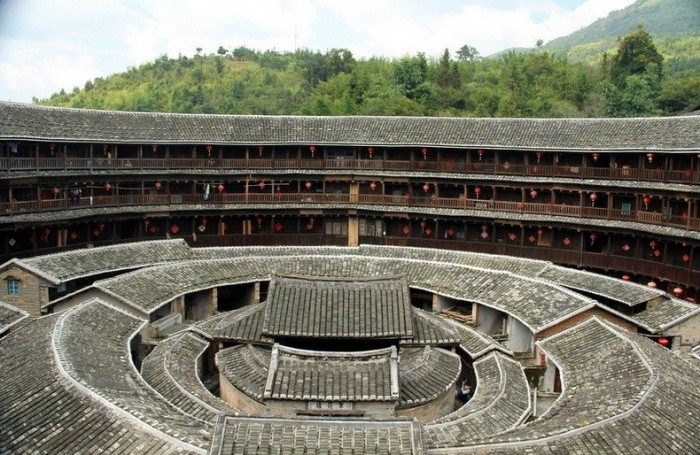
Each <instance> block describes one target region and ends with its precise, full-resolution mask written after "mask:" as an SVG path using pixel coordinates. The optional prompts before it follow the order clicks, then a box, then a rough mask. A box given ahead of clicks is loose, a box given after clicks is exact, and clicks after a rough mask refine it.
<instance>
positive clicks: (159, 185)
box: [154, 182, 161, 191]
mask: <svg viewBox="0 0 700 455" xmlns="http://www.w3.org/2000/svg"><path fill="white" fill-rule="evenodd" d="M154 186H155V187H156V191H158V190H159V189H160V187H161V184H160V182H156V184H155V185H154Z"/></svg>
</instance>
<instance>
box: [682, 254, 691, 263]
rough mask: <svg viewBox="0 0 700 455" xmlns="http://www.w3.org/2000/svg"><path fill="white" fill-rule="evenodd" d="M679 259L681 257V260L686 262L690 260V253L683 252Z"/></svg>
mask: <svg viewBox="0 0 700 455" xmlns="http://www.w3.org/2000/svg"><path fill="white" fill-rule="evenodd" d="M681 259H683V262H688V261H690V255H689V254H688V253H685V254H684V255H683V256H681Z"/></svg>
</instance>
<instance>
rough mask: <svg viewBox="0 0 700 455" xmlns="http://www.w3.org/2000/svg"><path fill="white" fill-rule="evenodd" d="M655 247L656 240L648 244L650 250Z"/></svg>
mask: <svg viewBox="0 0 700 455" xmlns="http://www.w3.org/2000/svg"><path fill="white" fill-rule="evenodd" d="M656 245H657V243H656V240H652V241H651V242H649V247H650V248H656Z"/></svg>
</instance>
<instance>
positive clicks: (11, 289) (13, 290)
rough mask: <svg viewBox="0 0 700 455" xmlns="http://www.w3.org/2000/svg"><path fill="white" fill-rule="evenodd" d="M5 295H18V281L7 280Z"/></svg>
mask: <svg viewBox="0 0 700 455" xmlns="http://www.w3.org/2000/svg"><path fill="white" fill-rule="evenodd" d="M7 294H8V295H19V280H16V279H14V278H10V279H8V280H7Z"/></svg>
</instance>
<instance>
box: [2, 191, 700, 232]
mask: <svg viewBox="0 0 700 455" xmlns="http://www.w3.org/2000/svg"><path fill="white" fill-rule="evenodd" d="M192 205H206V206H207V208H208V209H212V210H216V209H217V208H218V209H222V210H223V209H230V208H231V206H245V205H255V206H261V205H262V206H269V209H279V208H282V207H285V206H287V207H288V208H298V207H305V206H308V205H314V206H321V208H323V207H324V206H332V208H348V209H352V208H355V207H357V206H358V205H365V206H377V207H379V206H382V207H396V208H400V207H419V208H425V209H429V208H435V209H453V210H463V211H466V210H471V211H479V212H484V215H487V216H488V215H489V214H491V215H490V216H494V217H497V216H501V214H503V213H518V214H532V215H548V216H553V217H554V216H562V217H571V218H587V219H600V220H616V221H629V222H638V223H642V224H650V225H663V226H669V227H674V228H679V229H686V230H689V231H697V230H699V229H700V219H698V218H690V217H683V216H669V217H663V216H662V215H661V214H660V213H655V212H648V211H646V210H641V211H634V210H632V211H622V210H618V209H607V208H598V207H588V206H584V207H581V206H572V205H558V204H549V203H543V204H538V203H532V202H526V203H522V202H511V201H492V200H485V199H462V198H430V197H410V196H395V195H381V194H359V195H351V194H342V193H309V192H306V193H283V194H279V193H275V194H272V193H265V194H260V193H247V194H246V193H239V194H229V193H212V194H210V195H209V196H208V197H206V198H205V196H204V195H202V194H149V195H126V196H93V197H90V196H85V195H83V196H82V197H81V199H80V201H79V202H75V201H71V200H70V199H65V198H57V199H47V200H39V201H22V202H13V203H8V202H4V203H0V220H2V218H3V217H4V216H12V215H17V214H26V213H36V212H63V211H66V210H78V209H85V208H105V207H114V208H119V207H155V206H166V207H168V208H169V209H172V210H177V209H178V206H183V209H184V208H185V207H184V206H190V207H191V206H192ZM240 208H241V209H245V207H240Z"/></svg>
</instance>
